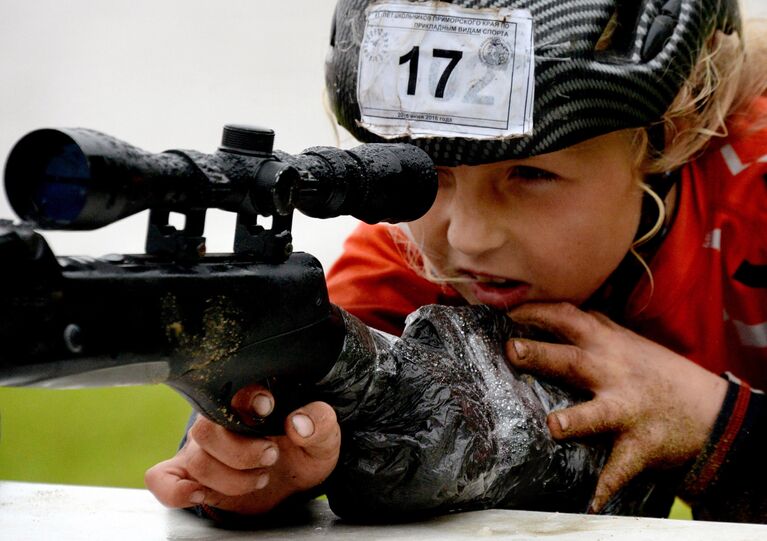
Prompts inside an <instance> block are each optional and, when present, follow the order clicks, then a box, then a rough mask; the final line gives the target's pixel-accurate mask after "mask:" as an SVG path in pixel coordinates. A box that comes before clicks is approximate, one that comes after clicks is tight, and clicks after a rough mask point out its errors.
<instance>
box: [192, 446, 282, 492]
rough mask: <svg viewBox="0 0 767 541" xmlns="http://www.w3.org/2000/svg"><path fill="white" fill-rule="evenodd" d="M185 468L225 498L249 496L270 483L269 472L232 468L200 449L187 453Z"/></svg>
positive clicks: (259, 469)
mask: <svg viewBox="0 0 767 541" xmlns="http://www.w3.org/2000/svg"><path fill="white" fill-rule="evenodd" d="M184 466H185V469H186V471H187V472H188V473H189V475H190V476H191V477H192V478H194V479H196V480H197V481H199V482H200V483H201V484H203V485H205V486H206V487H208V488H210V489H212V490H214V491H216V492H218V493H219V494H223V495H225V496H241V495H244V494H249V493H251V492H254V491H256V490H261V489H262V488H264V487H266V485H267V484H268V483H269V473H268V471H267V470H265V469H262V468H256V469H252V470H237V469H234V468H230V467H229V466H227V465H226V464H223V463H222V462H220V461H218V460H216V459H215V458H214V457H213V456H211V455H209V454H208V453H206V452H205V451H204V450H202V449H200V448H196V449H195V448H192V449H190V452H188V453H186V463H185V464H184Z"/></svg>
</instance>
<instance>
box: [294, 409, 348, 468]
mask: <svg viewBox="0 0 767 541" xmlns="http://www.w3.org/2000/svg"><path fill="white" fill-rule="evenodd" d="M285 434H286V435H287V436H288V438H290V440H291V441H292V442H293V443H294V444H295V445H296V446H298V447H301V448H303V450H304V452H305V453H306V454H307V455H308V456H310V457H311V458H314V459H317V460H329V459H335V458H337V457H338V452H339V449H340V446H341V428H340V427H339V426H338V420H337V418H336V412H335V411H334V410H333V408H332V407H330V405H328V404H326V403H325V402H312V403H311V404H307V405H306V406H304V407H302V408H300V409H298V410H296V411H294V412H293V413H292V414H290V415H289V416H288V418H287V420H286V422H285Z"/></svg>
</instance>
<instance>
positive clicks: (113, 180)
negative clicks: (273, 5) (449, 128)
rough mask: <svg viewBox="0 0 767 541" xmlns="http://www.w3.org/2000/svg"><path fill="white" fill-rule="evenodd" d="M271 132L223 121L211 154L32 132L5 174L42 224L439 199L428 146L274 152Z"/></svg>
mask: <svg viewBox="0 0 767 541" xmlns="http://www.w3.org/2000/svg"><path fill="white" fill-rule="evenodd" d="M273 141H274V132H273V131H272V130H268V129H263V128H256V127H252V126H240V125H228V126H225V127H224V135H223V138H222V144H221V146H220V147H219V149H218V150H217V151H216V152H215V153H213V154H204V153H201V152H197V151H194V150H168V151H166V152H162V153H158V154H153V153H150V152H146V151H144V150H141V149H139V148H136V147H134V146H132V145H129V144H128V143H125V142H123V141H121V140H119V139H116V138H114V137H111V136H109V135H106V134H103V133H100V132H97V131H94V130H90V129H84V128H63V129H41V130H36V131H33V132H31V133H29V134H27V135H26V136H24V137H23V138H22V139H21V140H20V141H19V142H18V143H16V145H15V147H14V148H13V150H12V151H11V154H10V155H9V157H8V161H7V163H6V170H5V184H6V192H7V194H8V199H9V201H10V203H11V206H12V207H13V209H14V210H15V211H16V213H17V214H18V215H19V216H20V217H21V218H22V219H23V220H25V221H29V222H33V223H34V224H36V225H37V226H39V227H41V228H43V229H80V230H82V229H96V228H99V227H102V226H104V225H107V224H110V223H112V222H115V221H117V220H120V219H122V218H125V217H127V216H130V215H132V214H135V213H137V212H140V211H143V210H146V209H162V210H168V211H171V212H187V211H189V210H195V209H206V208H219V209H223V210H228V211H231V212H237V213H238V214H240V215H243V216H252V217H255V216H257V215H262V216H272V215H278V216H288V215H290V214H291V212H292V211H293V209H294V208H297V209H298V210H300V211H302V212H303V213H304V214H307V215H309V216H313V217H318V218H330V217H334V216H339V215H341V214H350V215H353V216H355V217H356V218H359V219H360V220H363V221H365V222H368V223H375V222H381V221H387V222H401V221H410V220H414V219H417V218H419V217H420V216H422V215H423V214H424V213H425V212H426V211H427V210H428V209H429V207H430V206H431V204H432V202H433V201H434V197H435V195H436V190H437V178H436V172H435V170H434V166H433V163H432V162H431V160H430V159H429V157H428V156H427V155H426V153H424V152H423V151H422V150H420V149H418V148H416V147H414V146H412V145H405V144H367V145H361V146H358V147H356V148H354V149H352V150H348V151H347V150H341V149H337V148H333V147H315V148H311V149H307V150H306V151H304V152H303V153H301V154H299V155H295V156H292V155H289V154H286V153H282V152H279V151H277V152H276V153H273V151H272V144H273Z"/></svg>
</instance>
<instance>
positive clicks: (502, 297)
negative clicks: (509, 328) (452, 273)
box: [465, 272, 530, 310]
mask: <svg viewBox="0 0 767 541" xmlns="http://www.w3.org/2000/svg"><path fill="white" fill-rule="evenodd" d="M465 274H466V275H467V276H469V277H470V278H472V281H471V282H469V283H468V284H467V285H468V286H469V290H470V292H471V294H472V296H473V297H474V298H475V299H476V300H477V302H479V303H481V304H487V305H488V306H492V307H493V308H497V309H499V310H510V309H511V308H513V307H515V306H517V305H519V304H522V303H523V302H525V301H527V300H528V294H529V292H530V284H527V283H525V282H520V281H519V280H510V279H507V278H502V277H500V276H490V275H487V274H476V273H472V272H466V273H465Z"/></svg>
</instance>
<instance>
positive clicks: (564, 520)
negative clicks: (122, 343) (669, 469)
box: [0, 481, 767, 541]
mask: <svg viewBox="0 0 767 541" xmlns="http://www.w3.org/2000/svg"><path fill="white" fill-rule="evenodd" d="M485 538H492V539H499V540H500V539H504V540H514V541H531V540H536V539H545V540H547V541H565V540H567V541H599V540H632V541H633V540H643V541H644V540H646V541H666V540H673V541H686V540H690V541H708V540H711V541H730V540H738V541H767V526H762V525H755V524H725V523H718V522H709V523H705V522H693V521H682V520H660V519H642V518H628V517H601V516H588V515H572V514H565V513H533V512H527V511H506V510H490V511H477V512H472V513H461V514H455V515H449V516H442V517H437V518H434V519H431V520H428V521H425V522H419V523H415V524H405V525H390V526H358V525H351V524H344V523H343V522H341V521H340V520H338V519H337V518H336V517H335V516H334V515H333V514H332V513H331V512H330V510H329V509H328V506H327V502H325V501H322V500H317V501H314V502H312V503H311V521H309V522H306V523H303V524H296V525H291V526H289V527H284V528H271V529H262V530H256V531H228V530H221V529H216V528H214V527H212V526H210V524H208V523H207V522H206V521H204V520H200V519H198V518H197V517H195V516H193V515H191V514H189V513H185V512H183V511H177V510H168V509H165V508H163V507H162V506H161V505H160V504H159V503H157V502H156V501H155V499H154V498H153V497H152V495H151V494H150V493H149V492H147V491H146V490H138V489H124V488H102V487H83V486H69V485H44V484H32V483H16V482H7V481H0V540H2V541H17V540H34V541H41V540H55V541H67V540H72V539H76V540H82V539H84V540H89V541H101V540H107V541H120V540H123V539H126V540H127V539H130V540H138V541H153V540H161V539H164V540H175V541H181V540H189V541H191V540H196V541H205V540H213V539H215V540H242V539H257V540H259V541H271V540H275V541H276V540H286V539H290V540H303V539H310V540H315V541H317V540H320V539H339V540H350V541H375V540H395V539H396V540H410V539H412V540H419V541H420V540H425V541H429V540H435V541H436V540H440V541H459V540H468V539H471V540H478V539H485Z"/></svg>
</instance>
